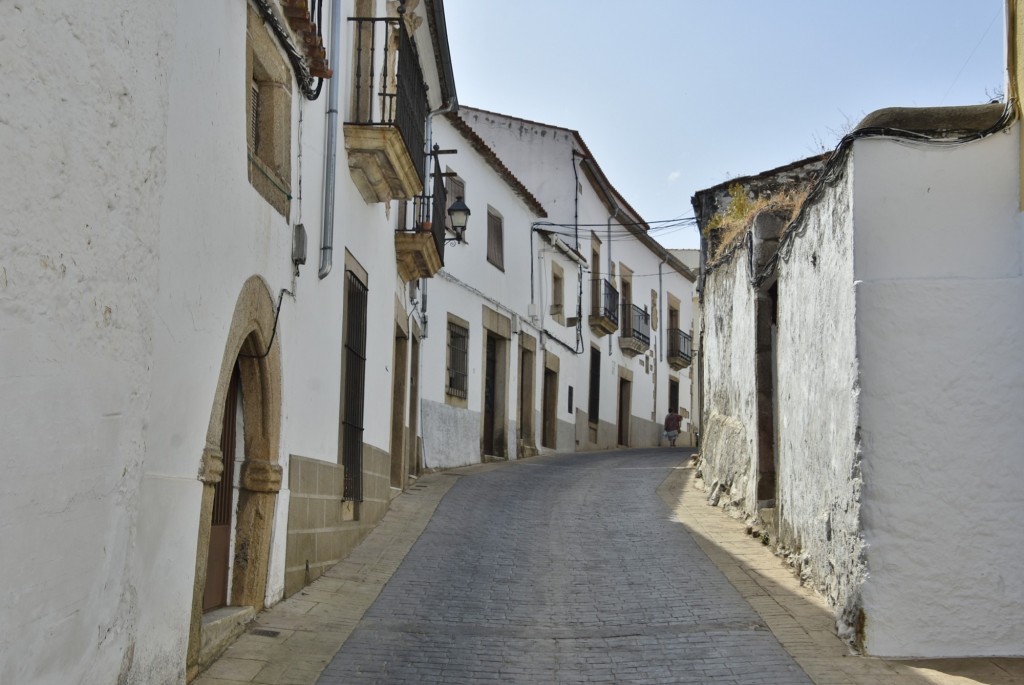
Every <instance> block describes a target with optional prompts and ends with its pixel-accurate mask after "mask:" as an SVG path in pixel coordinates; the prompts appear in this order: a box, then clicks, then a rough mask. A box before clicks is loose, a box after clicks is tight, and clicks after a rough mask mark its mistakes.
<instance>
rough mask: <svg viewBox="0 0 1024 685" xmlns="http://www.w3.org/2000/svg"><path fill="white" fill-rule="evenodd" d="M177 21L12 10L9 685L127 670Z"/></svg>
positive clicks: (6, 420)
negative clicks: (172, 50) (170, 57)
mask: <svg viewBox="0 0 1024 685" xmlns="http://www.w3.org/2000/svg"><path fill="white" fill-rule="evenodd" d="M174 14H175V8H174V3H158V4H151V5H147V6H145V7H142V6H132V7H131V8H130V11H128V6H127V5H126V3H124V2H120V1H117V2H111V1H106V2H95V3H88V4H82V5H76V4H64V3H61V4H52V3H50V4H46V3H42V4H40V3H17V2H16V3H10V2H7V3H3V4H2V5H0V63H2V64H3V65H4V67H3V73H4V76H3V78H2V79H0V112H2V114H0V150H3V153H2V154H3V162H2V163H0V216H2V217H3V218H2V219H0V350H2V354H0V435H2V436H3V437H2V438H0V443H2V448H0V453H2V455H3V461H4V478H3V484H2V485H0V520H2V521H3V526H2V530H0V550H2V552H0V556H2V558H3V563H2V564H0V584H2V585H3V587H4V588H5V592H4V601H3V602H0V626H3V628H2V630H0V682H5V683H38V684H40V685H49V684H54V685H58V684H63V683H79V682H82V683H85V682H90V683H99V682H116V681H118V678H119V677H123V676H126V674H127V673H128V671H129V670H130V668H131V664H132V659H133V646H134V639H135V638H134V636H135V632H136V625H137V622H138V620H139V615H140V610H139V597H138V592H137V586H138V579H139V575H140V569H139V557H138V552H137V550H138V545H139V544H140V543H143V542H144V537H143V535H142V532H143V531H140V530H139V529H138V528H137V525H138V512H139V508H140V502H142V501H143V500H144V497H145V496H146V495H148V494H150V493H146V492H141V493H140V489H139V488H140V480H141V476H142V470H143V458H144V453H145V448H146V444H145V439H144V426H145V422H146V415H147V411H148V408H149V404H150V397H151V392H150V378H151V359H152V350H153V343H152V339H153V331H154V328H155V326H157V325H159V324H158V323H157V322H156V320H155V317H154V314H153V302H154V299H155V291H156V282H157V262H158V260H157V244H158V226H159V221H158V214H159V207H160V203H161V201H162V196H163V192H164V182H165V179H166V163H165V159H166V157H165V155H166V149H167V143H166V138H165V130H164V122H165V120H166V117H167V109H168V96H167V78H168V75H167V65H166V55H167V52H168V50H169V49H170V48H171V46H172V44H173V36H172V35H171V34H170V33H169V30H170V29H169V27H172V26H173V25H174ZM196 507H198V504H197V502H196ZM192 535H193V543H192V548H193V552H194V549H195V542H194V531H193V532H192Z"/></svg>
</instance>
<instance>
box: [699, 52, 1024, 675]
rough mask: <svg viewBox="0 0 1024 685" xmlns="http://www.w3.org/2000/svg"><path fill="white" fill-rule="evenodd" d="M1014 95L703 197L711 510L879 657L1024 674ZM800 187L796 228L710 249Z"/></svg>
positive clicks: (754, 226) (909, 118)
mask: <svg viewBox="0 0 1024 685" xmlns="http://www.w3.org/2000/svg"><path fill="white" fill-rule="evenodd" d="M1011 35H1012V34H1011ZM1013 39H1014V40H1016V38H1013ZM1014 69H1015V70H1016V69H1019V65H1015V66H1014ZM1010 92H1011V93H1012V94H1013V97H1014V100H1013V102H1012V103H1009V104H1007V103H997V104H991V105H980V106H975V107H947V108H934V109H891V110H881V111H879V112H876V113H874V114H872V115H870V116H869V117H867V118H866V119H865V120H864V121H863V122H862V123H861V124H860V125H859V126H858V128H857V129H856V130H855V131H854V132H853V133H852V134H850V135H849V136H847V137H846V138H845V139H844V140H843V141H842V143H841V144H840V145H839V147H838V149H837V150H836V152H835V154H833V155H832V156H831V158H830V159H829V160H828V161H827V163H825V164H824V165H822V164H821V160H819V159H817V158H815V159H811V160H805V161H804V162H801V163H797V164H795V165H790V166H789V167H784V168H781V169H778V170H773V171H770V172H765V173H764V174H759V175H758V176H755V177H747V178H744V179H737V180H735V181H732V182H730V183H727V184H722V185H721V186H717V187H715V188H709V189H707V190H704V191H700V192H699V193H697V195H696V196H695V197H694V208H695V210H696V211H697V215H698V220H699V222H700V224H701V226H702V229H705V230H704V235H705V238H706V239H705V241H704V249H705V250H706V258H707V262H706V264H707V265H706V268H705V270H704V273H703V275H702V279H703V282H704V283H703V290H702V304H703V317H704V325H703V330H704V345H703V349H702V360H703V365H704V368H703V372H704V379H705V380H704V387H703V388H702V392H703V397H704V416H703V425H704V431H703V436H702V437H703V439H702V449H701V470H702V472H703V477H704V481H705V484H706V486H707V487H709V489H710V492H709V496H710V498H711V501H712V502H714V503H717V504H722V505H726V506H730V507H733V508H735V509H737V510H738V511H740V512H741V513H742V514H744V515H746V516H747V517H749V518H751V519H754V520H755V521H756V523H757V524H758V525H759V526H760V527H762V528H763V529H764V532H765V535H767V536H768V537H769V539H770V540H771V541H772V543H773V544H776V545H778V546H779V547H781V548H782V549H783V550H785V551H788V552H789V553H790V554H791V555H792V558H793V559H794V560H795V561H796V562H797V564H798V569H799V571H800V572H801V574H802V575H803V576H804V577H806V578H809V579H810V582H812V583H813V584H814V585H815V586H816V587H817V588H818V589H819V590H820V591H821V592H822V594H823V595H824V596H825V598H826V599H827V600H828V602H829V603H830V605H831V606H832V607H833V608H834V610H835V613H836V619H837V623H838V626H839V629H840V633H841V634H844V635H845V636H846V637H848V638H849V639H850V640H851V641H852V642H853V643H855V644H856V645H858V646H860V647H861V648H863V649H864V650H865V651H866V652H867V653H869V654H872V655H878V656H889V657H951V656H967V655H1000V656H1020V655H1022V654H1024V612H1022V611H1021V609H1022V608H1024V579H1022V578H1021V574H1020V573H1019V569H1020V568H1021V565H1022V563H1024V547H1022V546H1021V545H1020V544H1019V540H1018V539H1017V538H1018V533H1017V531H1018V528H1019V523H1020V521H1021V520H1022V519H1024V499H1022V498H1021V497H1020V495H1019V491H1020V485H1021V483H1022V482H1024V424H1022V423H1021V421H1020V420H1019V416H1018V414H1019V407H1020V406H1021V404H1022V403H1024V362H1022V357H1021V354H1020V349H1019V348H1020V345H1019V341H1020V340H1021V339H1022V336H1024V323H1022V321H1024V319H1022V318H1021V316H1020V311H1021V308H1022V306H1024V273H1022V264H1024V253H1022V245H1024V242H1022V238H1024V235H1022V221H1021V219H1022V216H1021V205H1020V198H1021V196H1020V187H1021V173H1020V160H1021V146H1020V123H1019V119H1018V117H1019V111H1018V110H1016V109H1015V107H1016V103H1017V102H1019V100H1017V99H1016V95H1017V90H1016V78H1015V77H1014V78H1012V79H1011V90H1010ZM808 178H810V179H811V181H810V183H809V188H810V194H809V196H808V197H807V199H806V201H804V202H803V205H802V208H801V209H800V210H799V213H798V215H797V216H796V217H795V218H794V219H793V220H792V221H790V220H789V217H788V216H780V215H778V214H777V213H773V212H772V211H766V212H762V213H760V214H757V215H755V216H751V217H750V223H749V224H748V230H747V231H746V232H745V233H744V234H741V235H740V236H738V237H737V239H736V240H734V241H733V242H732V243H731V244H729V245H718V244H716V240H717V238H716V237H715V235H714V234H712V235H711V238H710V240H709V239H707V237H708V236H709V233H708V232H707V230H706V229H707V227H708V226H709V225H710V224H711V222H712V219H713V217H714V215H715V214H716V213H719V212H721V211H722V210H724V209H726V205H727V204H728V203H729V202H730V201H735V197H736V195H735V193H733V194H730V193H729V190H728V188H729V186H733V185H735V186H737V187H740V188H742V190H743V191H744V192H745V193H748V194H749V195H751V196H753V195H757V194H759V193H760V192H761V190H759V189H763V188H772V189H773V191H777V190H779V189H780V188H782V189H784V188H786V187H787V186H792V185H794V184H797V185H798V184H800V183H803V182H805V181H807V179H808ZM740 197H742V196H740Z"/></svg>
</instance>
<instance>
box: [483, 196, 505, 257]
mask: <svg viewBox="0 0 1024 685" xmlns="http://www.w3.org/2000/svg"><path fill="white" fill-rule="evenodd" d="M504 233H505V229H504V227H503V226H502V221H501V216H499V215H498V214H497V213H496V212H494V211H492V210H488V211H487V261H489V262H490V263H491V264H493V265H494V266H496V267H498V268H499V269H501V270H502V271H504V270H505V245H504V241H505V237H504Z"/></svg>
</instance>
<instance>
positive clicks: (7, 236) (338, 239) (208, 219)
mask: <svg viewBox="0 0 1024 685" xmlns="http://www.w3.org/2000/svg"><path fill="white" fill-rule="evenodd" d="M382 4H383V3H382ZM128 9H129V8H128V6H127V5H126V4H125V3H123V2H114V1H109V0H108V1H105V2H100V3H91V4H90V5H89V7H88V10H87V11H86V10H85V9H83V10H67V9H66V8H49V9H48V8H46V7H42V6H40V7H35V6H32V7H29V6H27V5H24V4H22V5H20V6H13V5H10V4H8V5H5V6H4V7H3V8H0V62H3V63H4V64H6V65H10V66H11V68H12V71H11V73H12V74H15V75H16V76H14V77H12V78H10V79H5V80H4V82H3V83H2V84H0V100H2V101H4V102H7V103H8V104H9V105H10V106H8V107H4V108H3V109H4V112H5V114H4V116H3V118H2V119H0V144H2V147H3V149H4V150H5V151H6V154H7V155H8V157H7V159H9V160H11V161H12V162H13V163H11V164H6V165H3V166H2V167H0V206H2V207H3V210H4V211H3V214H4V216H5V219H4V221H5V224H4V225H5V230H3V231H0V255H2V256H0V324H2V325H0V349H3V355H2V357H0V389H2V393H0V396H2V397H4V398H7V399H6V400H5V401H3V402H4V406H3V408H2V410H0V417H2V430H0V433H2V434H3V435H4V436H5V438H4V440H5V442H4V449H3V450H2V452H3V454H4V455H5V457H6V458H7V460H8V468H9V474H10V477H9V478H8V479H6V480H5V482H6V483H7V484H8V485H7V486H6V487H5V488H4V489H3V496H2V497H0V511H2V514H3V518H4V520H5V521H6V522H8V524H10V525H8V526H7V527H5V529H4V531H3V532H2V533H0V548H2V549H4V553H5V558H16V559H19V560H20V562H19V564H17V565H11V564H8V565H7V566H6V567H5V569H4V570H0V580H3V581H4V584H5V586H6V587H8V588H12V590H11V591H10V592H9V593H8V595H7V596H8V600H7V601H5V603H4V604H3V607H2V608H0V611H2V614H0V624H3V625H5V626H8V627H9V628H11V629H10V630H5V631H3V632H2V636H0V664H2V665H0V680H2V681H4V682H7V681H10V682H33V683H67V682H114V681H116V680H118V678H119V677H124V678H127V682H145V683H162V682H179V681H181V680H182V679H183V678H184V666H185V649H186V648H185V645H186V641H187V635H188V625H189V618H190V612H191V600H192V585H193V572H194V565H195V555H196V534H197V531H198V528H199V521H198V518H199V503H200V496H201V491H202V484H201V483H200V482H199V481H198V480H197V472H198V469H199V464H200V457H201V454H202V451H203V447H204V445H205V439H206V434H207V429H208V426H209V424H210V417H211V414H215V413H217V411H218V408H215V407H213V406H212V405H213V396H214V390H215V384H216V381H217V377H218V374H219V373H220V370H221V366H222V364H223V363H224V360H225V355H226V354H227V355H230V354H231V353H233V352H234V351H233V350H228V351H226V350H225V344H226V338H227V331H228V326H229V324H230V322H231V316H232V312H233V310H234V307H235V303H236V300H237V297H238V294H239V292H240V289H241V287H242V284H243V283H244V282H245V280H246V279H247V278H249V277H250V276H252V275H254V274H255V275H258V276H260V277H261V278H262V279H263V281H264V282H265V283H266V285H267V287H268V289H269V291H270V292H271V294H272V296H273V297H274V298H275V302H276V299H277V296H278V293H279V291H280V290H281V289H285V288H286V289H288V290H290V291H291V293H292V295H291V296H286V297H285V298H284V302H283V305H282V307H281V314H280V320H279V323H278V329H277V336H276V338H275V342H274V345H278V346H280V349H281V360H282V361H281V363H282V374H283V381H282V382H283V386H282V388H281V401H282V428H281V430H282V435H281V444H280V450H279V451H280V464H281V466H282V467H283V468H284V473H285V488H287V472H288V469H287V455H288V454H291V453H295V454H301V455H303V456H307V457H311V458H318V459H325V460H328V461H335V460H336V459H337V458H338V457H337V441H338V438H337V435H338V413H339V396H340V364H341V344H340V341H341V322H342V318H343V313H344V312H343V292H344V265H345V249H346V248H348V249H350V250H351V252H352V253H353V254H354V255H355V256H356V257H357V258H358V259H359V260H360V261H361V262H362V265H363V266H364V267H365V268H366V269H367V271H368V272H369V275H370V283H369V286H370V306H369V311H370V320H371V321H370V326H369V334H368V338H369V344H368V348H369V350H370V354H369V358H368V361H367V379H366V380H367V383H366V385H367V389H368V391H367V398H366V399H367V404H366V415H367V417H368V419H369V420H368V423H367V430H366V435H365V439H366V442H367V443H369V444H371V445H373V446H375V447H377V448H379V449H382V450H387V449H388V446H389V439H390V409H391V407H390V388H391V376H390V368H389V367H390V365H391V363H392V344H393V337H394V320H395V315H396V313H395V308H396V307H395V301H396V296H397V297H398V300H399V302H400V303H401V304H400V309H401V308H408V306H409V303H408V301H407V297H406V289H405V288H404V285H403V284H401V282H400V281H399V280H398V279H397V278H396V271H395V260H394V247H393V245H394V234H393V229H394V216H393V214H392V215H391V216H389V213H388V209H389V208H388V207H385V206H384V205H372V206H367V205H366V204H365V203H364V202H363V201H362V199H361V197H359V195H358V193H357V191H356V190H355V188H354V186H353V184H352V182H351V180H350V178H349V175H348V169H347V163H346V159H345V155H344V153H343V152H342V153H341V155H340V156H339V163H338V181H337V192H338V199H337V210H336V227H335V254H334V270H333V271H332V273H331V275H330V276H329V277H328V278H327V279H325V280H322V281H321V280H319V279H317V277H316V271H317V263H316V262H317V257H318V254H319V230H320V216H321V211H322V209H321V196H322V195H321V185H322V177H323V155H322V148H323V141H324V119H325V117H324V112H325V108H326V97H323V96H322V97H321V99H320V100H318V101H316V102H312V103H309V102H306V101H305V100H304V99H303V98H302V96H301V94H300V93H299V91H298V90H297V89H295V91H294V96H293V112H292V123H293V130H292V150H293V155H294V157H293V178H292V188H293V195H295V196H296V198H295V200H293V202H292V211H291V216H290V217H287V218H285V217H281V216H280V215H278V214H277V213H276V212H275V211H274V210H273V209H271V208H270V207H269V206H268V205H267V204H266V202H265V201H264V200H263V199H262V198H261V197H260V196H259V195H258V194H257V193H256V191H255V190H254V189H253V188H252V187H251V185H250V184H249V182H248V179H247V170H246V142H245V127H244V122H245V97H246V87H245V83H244V78H243V76H244V73H245V68H244V66H245V22H246V6H245V4H244V3H242V4H240V5H237V4H231V5H224V6H218V7H216V8H205V9H204V11H203V17H202V21H197V16H196V14H195V12H194V8H192V7H191V6H190V7H188V8H185V9H183V10H182V11H181V12H178V8H177V6H176V5H175V4H174V3H165V4H163V5H160V7H159V8H156V7H154V8H150V9H142V10H140V9H139V8H138V7H135V6H134V5H133V6H131V7H130V10H131V11H127V10H128ZM41 55H45V56H46V57H45V59H42V58H40V56H41ZM342 56H343V62H342V63H341V64H339V65H336V66H335V69H336V72H337V73H338V74H339V78H340V79H341V80H342V83H343V85H342V87H343V92H347V88H348V79H349V71H350V69H349V68H348V64H347V59H348V54H347V51H346V50H342ZM325 90H326V88H325ZM325 94H326V93H325ZM12 103H17V105H16V106H15V105H14V104H12ZM339 144H340V145H343V141H342V140H339ZM300 222H301V223H304V224H305V225H306V228H307V232H308V239H309V263H308V264H307V265H306V266H305V267H303V268H302V271H301V276H299V277H298V278H297V279H296V278H295V277H294V274H293V271H292V265H291V263H290V252H291V225H292V224H294V223H300ZM400 315H401V316H404V315H405V313H404V312H400ZM287 500H288V493H287V489H285V490H284V491H283V492H282V494H281V496H280V497H279V498H278V505H277V511H276V515H275V519H276V523H275V527H276V529H275V533H274V536H273V548H272V557H271V569H270V574H269V579H268V601H271V602H272V601H274V600H276V599H277V598H279V597H280V596H281V588H282V572H283V563H284V561H283V558H284V543H285V535H284V533H285V529H286V524H287V515H286V514H287ZM39 540H48V541H50V542H51V544H49V545H47V546H40V545H39V544H38V541H39ZM26 577H31V578H32V579H33V580H32V582H31V583H26V582H25V578H26Z"/></svg>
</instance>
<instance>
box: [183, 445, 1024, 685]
mask: <svg viewBox="0 0 1024 685" xmlns="http://www.w3.org/2000/svg"><path fill="white" fill-rule="evenodd" d="M686 455H687V452H685V451H681V450H672V451H670V450H664V449H662V450H629V451H621V452H605V453H595V454H575V455H558V456H554V457H542V458H535V459H529V460H523V461H519V462H507V463H506V462H501V463H494V464H480V465H477V466H470V467H466V468H461V469H455V470H452V471H446V472H440V473H433V474H428V475H425V476H424V477H422V478H420V479H419V481H418V482H417V483H416V484H415V485H413V486H412V487H411V488H410V489H409V491H407V492H406V493H404V494H402V495H401V496H400V497H398V498H397V499H396V500H394V502H393V503H392V505H391V509H390V511H389V512H388V515H387V516H386V517H385V518H384V520H383V521H382V522H381V524H380V525H378V526H377V528H375V529H374V531H373V532H372V533H371V534H370V535H369V537H368V538H367V539H366V540H365V541H364V542H363V543H362V544H361V545H359V547H357V548H356V550H355V551H354V552H353V553H352V554H351V555H350V556H349V557H348V558H346V559H344V560H343V561H342V562H340V563H339V564H337V565H336V566H334V567H333V568H332V569H330V570H329V571H328V572H327V573H326V574H325V575H324V576H323V577H321V578H319V579H318V580H316V581H315V582H314V583H313V584H311V585H310V586H309V587H307V588H305V589H304V590H302V591H300V592H298V593H296V594H295V595H293V596H292V597H289V598H288V599H286V600H284V601H283V602H280V603H279V604H277V605H276V606H274V607H272V608H271V609H269V610H267V611H265V612H263V613H261V614H260V615H259V616H258V617H257V618H256V620H255V621H254V622H253V624H252V625H251V626H250V628H249V630H248V632H247V633H245V634H244V635H242V636H241V637H240V638H239V639H238V640H236V641H235V643H234V644H233V645H231V646H230V647H229V648H228V649H227V651H226V652H225V653H224V654H223V655H222V656H221V657H220V659H218V660H217V661H216V662H214V664H213V665H212V666H211V667H210V668H209V669H208V670H207V671H206V673H204V674H203V675H202V676H201V677H200V678H198V679H197V680H196V681H194V685H232V684H237V683H261V684H266V685H312V684H313V683H320V684H321V685H339V684H342V683H371V682H372V683H430V682H435V683H479V682H501V683H509V682H518V683H614V682H619V683H714V684H718V683H723V684H727V685H728V684H735V683H785V684H787V685H788V684H793V685H798V684H801V683H814V684H815V685H972V684H979V685H980V684H984V685H1019V684H1024V660H1021V659H985V658H980V659H943V660H917V661H912V660H902V661H891V660H884V659H875V658H870V657H863V656H856V655H853V654H851V653H850V650H849V649H848V648H847V646H846V645H845V644H844V643H843V642H842V641H840V640H839V639H838V638H837V637H836V636H835V632H834V629H833V619H832V616H831V612H830V611H829V610H828V609H827V607H826V606H825V605H824V603H823V602H822V600H821V598H820V597H818V596H816V595H815V594H814V593H813V592H811V591H810V590H808V589H807V588H804V587H801V586H800V584H799V582H798V581H797V579H796V578H795V577H794V575H793V574H792V572H791V571H790V570H789V569H788V568H786V567H785V566H784V565H783V563H782V561H781V560H779V559H778V558H777V557H775V556H774V555H773V554H772V553H771V551H770V550H769V549H768V548H767V547H765V546H763V545H761V544H758V543H757V541H755V540H752V539H751V538H750V537H749V536H748V535H746V533H745V531H744V526H743V524H742V523H741V522H740V521H737V520H735V519H732V518H730V517H729V516H728V515H727V514H725V513H724V512H722V511H721V510H720V509H716V508H714V507H709V506H707V504H706V501H705V496H704V493H703V492H702V491H701V490H700V489H698V488H695V487H694V485H695V484H694V481H693V478H694V469H693V468H692V467H690V466H687V465H686V459H685V457H686Z"/></svg>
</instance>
